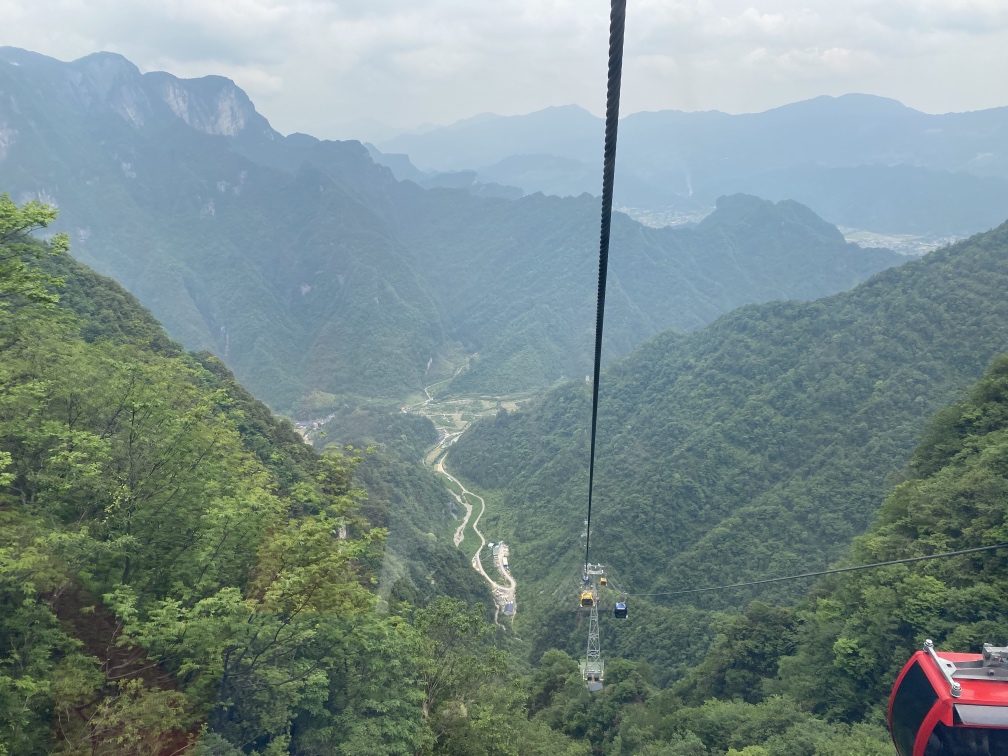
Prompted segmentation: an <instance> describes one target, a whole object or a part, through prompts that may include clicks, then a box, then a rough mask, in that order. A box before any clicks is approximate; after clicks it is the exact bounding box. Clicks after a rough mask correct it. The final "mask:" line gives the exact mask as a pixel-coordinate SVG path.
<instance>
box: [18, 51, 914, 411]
mask: <svg viewBox="0 0 1008 756" xmlns="http://www.w3.org/2000/svg"><path fill="white" fill-rule="evenodd" d="M0 92H2V93H3V96H2V97H0V122H2V123H3V124H6V125H5V126H3V128H4V133H5V134H8V135H9V138H8V137H5V140H6V141H5V146H4V148H3V150H2V151H0V170H2V172H3V175H4V180H5V184H6V185H5V189H7V190H8V191H10V192H11V193H12V195H13V196H15V197H16V198H17V199H18V200H19V201H24V200H26V199H29V198H33V197H35V198H42V199H44V200H46V201H53V202H56V203H58V205H59V207H60V208H61V217H60V219H59V221H57V228H58V229H59V230H64V231H67V232H68V233H70V234H71V235H72V237H73V239H74V250H75V254H76V255H77V256H78V258H79V259H80V260H82V261H83V262H85V263H87V264H89V265H91V266H93V267H94V268H95V269H96V270H98V271H99V272H101V273H104V274H106V275H110V276H112V277H114V278H115V279H116V280H118V281H119V282H120V283H122V284H123V285H124V286H125V287H126V288H127V289H129V290H130V291H131V292H132V293H134V294H135V295H136V296H137V297H138V298H139V299H140V301H141V302H142V303H143V304H144V305H145V306H147V307H149V308H150V309H151V311H152V312H153V313H154V315H155V316H157V317H158V318H159V319H160V320H161V322H163V323H164V324H165V327H166V328H167V330H168V332H169V334H171V336H172V337H174V338H175V339H177V340H179V341H180V342H181V343H182V344H183V345H184V346H185V347H186V348H188V349H195V350H204V349H205V350H209V351H211V352H213V353H214V354H216V355H217V356H218V357H219V358H221V359H222V360H223V361H224V362H225V363H226V364H227V365H228V366H229V367H230V368H231V369H232V370H233V371H234V373H235V375H236V376H237V377H238V379H239V380H240V381H241V382H242V383H243V384H244V385H246V386H248V387H249V389H250V390H251V391H252V392H253V393H254V394H255V395H256V396H257V397H259V398H261V399H263V400H264V401H266V402H267V403H268V404H269V405H270V406H272V407H273V408H274V409H276V410H279V411H283V412H287V413H289V414H294V413H297V414H299V415H301V416H305V417H307V416H314V417H318V416H324V415H326V414H328V413H329V412H330V411H331V410H333V409H338V408H340V407H342V406H343V404H344V403H349V404H351V405H352V406H357V405H360V404H363V403H366V400H367V399H373V398H380V399H383V400H385V401H387V402H395V401H401V400H403V399H404V398H405V397H407V396H409V395H411V394H415V393H416V392H419V391H421V389H422V388H423V386H424V385H425V383H426V384H429V383H433V382H435V381H439V380H442V379H444V378H449V377H451V376H452V375H453V374H454V370H455V368H456V367H458V366H460V365H462V364H463V362H464V360H465V358H466V357H467V356H469V355H475V356H474V357H473V359H471V360H470V361H469V364H470V366H471V370H470V371H469V372H467V373H464V374H462V375H459V376H458V377H457V378H456V381H455V383H454V384H453V386H452V390H453V391H457V392H475V393H488V394H495V395H496V394H501V393H511V392H517V391H525V390H541V389H543V388H546V387H549V386H552V385H554V384H555V383H556V382H558V381H560V380H562V379H564V378H566V379H571V378H578V377H580V376H583V375H585V374H586V373H589V372H591V364H592V362H591V356H592V355H591V346H592V343H593V339H592V333H591V323H593V322H594V314H593V309H592V308H593V307H594V299H593V297H592V295H591V292H593V291H594V288H595V286H594V280H593V276H594V271H595V269H596V264H595V258H596V255H597V249H598V232H597V226H598V212H599V208H598V201H597V200H596V199H595V198H593V197H590V196H588V195H584V196H580V197H570V198H566V199H560V198H556V197H545V196H543V195H532V196H528V197H524V198H520V199H517V200H508V199H504V198H500V197H494V196H483V195H480V196H475V195H474V194H472V193H471V191H470V190H469V189H466V188H456V189H451V188H430V189H422V188H421V187H419V186H418V185H417V184H415V183H413V182H411V181H404V182H398V181H396V180H395V178H394V177H393V175H392V173H391V171H389V170H388V169H387V168H385V167H382V166H378V165H376V164H375V163H374V162H373V161H372V160H371V157H370V156H369V154H368V152H367V150H366V149H365V148H364V147H363V146H362V145H360V144H359V143H357V142H320V141H319V140H316V139H314V138H312V137H309V136H306V135H303V134H300V135H299V134H295V135H291V136H287V137H285V136H283V135H281V134H279V133H277V132H275V131H274V130H273V129H272V128H271V127H270V126H269V124H268V123H267V122H266V120H265V119H264V118H263V117H262V116H261V115H259V114H258V113H257V112H256V111H255V108H254V106H253V105H252V103H251V102H250V101H249V99H248V97H247V96H246V95H245V93H244V92H242V91H241V90H240V89H239V88H238V87H237V86H235V85H234V83H233V82H230V81H228V80H226V79H223V78H220V77H207V78H205V79H196V80H180V79H177V78H175V77H172V76H170V75H169V74H164V73H158V74H154V73H148V74H141V73H140V72H139V70H137V69H136V67H135V66H133V65H132V64H131V63H130V62H129V61H127V60H126V59H124V58H122V57H121V56H117V55H112V54H108V53H102V54H96V55H92V56H88V57H86V58H82V59H81V60H79V61H74V62H73V63H61V62H59V61H56V60H53V59H51V58H46V57H44V56H41V55H35V54H32V53H28V52H26V51H23V50H16V49H14V48H3V49H2V50H0ZM183 101H184V102H186V103H187V106H186V108H181V107H180V105H179V102H183ZM8 142H9V143H8ZM599 149H601V142H600V144H599ZM613 234H614V236H613V250H614V253H613V264H612V266H611V272H610V276H611V277H610V281H611V284H612V287H611V293H610V302H611V307H610V312H611V317H610V320H609V334H610V336H611V339H610V340H609V341H608V346H607V352H606V359H607V360H609V359H611V358H613V357H618V356H621V355H625V354H627V353H628V352H629V351H630V350H631V349H633V348H634V347H636V346H638V345H639V344H641V343H642V342H643V341H644V340H645V339H647V338H648V337H650V336H652V335H654V334H656V333H658V332H659V331H661V330H662V329H664V328H669V327H674V328H676V329H679V330H688V329H693V328H697V327H699V326H701V325H703V324H705V323H708V322H710V321H711V320H712V319H714V318H715V317H717V316H718V315H720V314H723V313H724V312H727V311H729V310H731V309H732V308H734V307H737V306H738V305H740V304H744V303H747V302H754V301H766V300H768V299H777V298H802V299H812V298H816V297H820V296H823V295H826V294H829V293H832V292H835V291H840V290H843V289H847V288H849V287H850V286H852V285H854V284H855V283H857V282H859V281H862V280H864V279H865V278H867V277H868V276H869V275H871V274H873V273H875V272H878V271H879V270H882V269H884V268H886V267H889V266H891V265H895V264H898V263H899V262H901V261H902V258H900V257H899V256H897V255H894V254H893V253H891V252H888V251H885V250H872V249H861V248H859V247H857V246H854V245H848V244H846V243H845V242H844V240H843V238H842V237H841V236H840V234H839V233H838V232H837V231H836V229H835V228H834V227H832V226H830V225H828V224H826V223H824V222H823V221H822V220H821V219H820V218H818V217H816V216H815V215H814V214H813V213H811V212H809V211H808V210H807V209H806V208H804V207H801V206H798V205H796V204H794V203H793V202H782V203H779V204H777V205H773V204H771V203H767V202H761V201H759V200H757V199H755V198H752V197H730V198H726V199H724V200H722V201H721V202H720V207H719V209H718V210H717V211H715V212H714V213H713V215H711V216H710V217H709V218H708V219H707V220H705V221H704V222H703V223H702V224H700V225H699V226H697V227H696V228H688V229H679V230H670V229H649V228H645V227H643V226H641V225H640V224H638V223H636V222H633V221H631V220H629V219H628V218H626V217H624V216H619V217H618V218H617V219H616V223H615V225H614V231H613Z"/></svg>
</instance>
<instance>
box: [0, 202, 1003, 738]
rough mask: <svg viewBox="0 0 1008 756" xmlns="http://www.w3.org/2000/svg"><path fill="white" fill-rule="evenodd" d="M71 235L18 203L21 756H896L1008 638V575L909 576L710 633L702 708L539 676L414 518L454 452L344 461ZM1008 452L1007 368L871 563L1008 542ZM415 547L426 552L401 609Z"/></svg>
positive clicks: (886, 574) (558, 663)
mask: <svg viewBox="0 0 1008 756" xmlns="http://www.w3.org/2000/svg"><path fill="white" fill-rule="evenodd" d="M54 216H55V212H54V211H53V210H51V209H50V208H48V207H46V206H44V205H40V204H38V203H29V204H26V205H24V206H20V207H19V206H18V205H16V204H15V203H13V202H11V201H10V200H9V198H7V197H6V196H5V195H4V196H2V197H0V338H2V343H0V349H2V350H3V360H2V362H0V370H2V375H0V485H2V487H3V488H2V492H0V518H2V520H3V527H2V528H0V538H2V544H0V596H2V603H3V607H4V610H5V611H4V612H3V616H2V618H0V658H2V663H0V750H2V751H3V752H5V753H10V754H15V753H17V754H22V753H26V754H29V753H65V754H74V753H135V754H149V753H169V752H177V751H179V750H180V749H182V750H184V749H189V750H190V751H191V752H193V753H198V754H207V755H209V754H215V755H218V756H226V755H228V754H239V753H247V754H252V753H260V754H267V753H269V754H280V753H291V754H323V753H343V754H363V753H379V752H380V753H403V754H409V753H452V754H482V753H496V754H537V753H538V754H555V753H569V754H589V753H598V754H632V753H634V754H635V753H645V754H677V755H680V756H685V755H687V754H688V755H690V756H702V755H706V754H734V755H735V756H738V755H740V754H745V756H778V755H780V756H799V755H804V754H809V755H812V754H816V755H819V756H841V754H850V753H858V754H867V755H868V756H871V755H872V754H879V755H880V756H881V754H888V753H891V745H890V744H889V743H888V735H887V733H886V731H885V729H884V727H883V726H882V719H881V716H882V711H883V708H884V705H885V697H886V694H887V691H888V687H889V685H890V684H891V682H892V679H893V678H894V676H895V673H896V671H897V670H898V668H899V666H900V665H901V664H902V662H903V660H905V658H906V657H907V655H908V654H909V653H911V652H912V650H913V649H914V648H916V647H918V646H919V645H920V644H921V642H922V641H923V638H924V637H933V638H934V639H935V640H936V641H937V642H938V643H939V645H940V646H943V647H949V648H960V649H965V648H976V647H977V646H978V645H979V644H980V643H982V642H984V641H987V640H996V639H999V638H1003V637H1004V634H1005V633H1006V632H1008V614H1006V610H1005V608H1004V606H1003V602H1002V601H1001V600H1000V591H999V589H998V584H999V583H1000V582H1003V580H1004V579H1005V577H1006V574H1005V571H1006V570H1008V562H1006V556H1005V555H1003V554H1001V553H1000V552H991V553H985V554H976V555H970V556H964V557H959V558H956V559H955V560H949V561H935V562H926V563H918V564H914V565H898V566H893V567H888V568H885V569H881V570H874V571H868V572H861V573H851V574H844V575H837V576H832V577H830V578H827V579H824V580H822V581H820V582H819V583H818V584H816V585H815V586H814V587H813V588H812V590H811V591H810V592H809V593H807V594H805V595H803V596H801V597H799V601H798V602H797V603H796V604H794V605H785V604H780V605H777V604H774V603H767V602H765V601H751V602H748V601H743V602H740V603H741V604H743V605H745V606H744V610H743V611H741V612H724V613H713V614H712V613H709V612H708V613H706V614H704V615H703V618H702V622H701V623H700V624H701V625H702V627H701V629H700V631H699V632H700V635H701V636H702V637H701V638H700V639H699V640H698V642H697V644H696V647H695V648H694V649H682V651H683V655H684V656H687V657H689V656H691V657H694V658H695V659H696V662H697V663H695V664H692V665H690V666H687V667H684V668H682V669H680V670H679V671H678V672H677V673H676V675H675V679H669V680H666V681H665V682H659V680H658V677H657V675H656V672H658V671H659V670H658V669H657V668H655V667H654V666H653V665H652V664H649V663H648V662H647V661H643V660H640V656H641V654H639V653H637V654H633V653H629V654H626V655H625V658H622V659H621V658H619V657H620V656H621V654H619V653H614V654H613V655H612V656H611V658H610V659H609V663H608V664H607V668H606V680H605V683H606V684H605V687H604V689H603V690H602V691H601V692H599V693H597V694H589V693H588V691H587V690H586V688H585V686H584V684H583V682H582V681H581V676H580V673H579V671H578V669H577V663H576V661H575V659H574V658H573V657H572V655H571V654H570V653H568V651H567V650H564V649H555V648H554V649H550V648H548V647H547V648H539V649H538V650H533V656H534V658H532V659H526V658H521V654H522V653H527V652H528V651H529V648H530V647H529V646H528V645H525V646H521V645H519V646H515V645H514V642H513V641H509V640H506V639H505V638H504V637H503V635H502V633H501V631H500V630H498V629H495V628H494V627H493V626H492V625H490V624H488V623H487V621H486V619H485V615H484V613H483V610H482V608H481V607H480V606H479V604H478V603H475V602H473V599H474V598H475V596H476V595H477V594H478V590H477V589H476V587H475V586H474V585H473V584H472V583H471V582H469V580H470V577H469V575H468V574H467V573H468V572H470V571H468V570H466V569H465V566H464V565H458V564H457V563H455V564H452V563H451V559H450V557H449V556H448V553H447V552H444V553H443V554H441V556H440V557H439V556H437V554H438V553H439V552H438V551H437V549H433V550H432V549H430V548H427V547H426V546H425V545H423V541H424V540H425V538H424V537H423V536H422V534H421V535H420V536H418V535H417V531H418V530H419V529H420V526H421V523H424V522H428V519H427V518H428V517H432V516H433V515H425V514H422V513H416V512H413V513H411V512H410V511H409V504H410V503H411V502H412V503H413V504H414V505H415V504H416V502H421V501H425V500H427V497H426V496H424V495H419V494H416V493H415V492H414V493H413V494H411V493H410V491H411V490H414V489H417V488H420V487H424V486H428V485H433V483H432V481H430V480H426V479H424V477H423V476H421V475H419V474H417V473H416V472H415V471H412V472H411V471H410V469H407V468H403V467H401V466H400V462H399V459H400V456H401V457H402V458H405V457H407V456H409V455H410V454H412V453H414V452H415V450H416V449H417V448H424V447H425V446H426V444H427V442H428V440H429V436H428V434H429V432H430V429H429V427H428V426H426V425H425V424H424V422H422V421H420V420H418V419H416V418H399V419H390V418H389V415H387V414H383V413H379V412H371V413H369V412H361V411H353V412H352V413H351V414H350V415H348V416H347V417H344V418H342V419H341V426H342V427H343V428H344V429H347V433H349V434H351V435H356V436H358V437H360V438H361V439H367V440H369V441H374V442H375V443H376V444H378V448H376V449H374V450H371V451H369V450H367V449H362V450H355V449H344V450H343V452H342V453H327V454H325V455H320V454H318V453H317V452H315V451H314V450H313V449H312V448H311V447H309V446H307V445H306V444H304V443H303V442H302V441H301V439H300V438H299V437H298V436H297V434H296V433H295V432H294V430H293V428H292V426H291V425H290V424H289V423H288V422H286V421H281V420H278V419H276V418H275V417H274V416H273V415H272V414H271V413H270V412H269V411H268V410H267V409H266V408H265V406H264V405H262V404H261V403H259V402H258V401H256V400H255V399H254V398H252V396H251V395H250V394H248V393H247V392H246V391H245V390H244V389H243V388H242V387H241V386H240V385H239V384H237V383H236V382H235V380H234V378H233V377H232V376H231V374H230V373H229V372H228V371H227V370H226V368H224V367H223V365H222V364H221V363H220V362H219V361H218V360H216V359H215V358H213V357H211V356H209V355H206V354H203V355H194V354H188V353H185V352H184V351H183V350H182V349H181V348H180V347H179V346H178V345H177V344H176V343H174V342H172V341H171V340H170V339H168V338H167V337H166V335H165V334H164V332H163V330H162V329H161V328H160V326H159V325H158V324H157V322H156V321H155V320H154V319H153V318H152V317H151V316H150V315H149V314H148V313H147V312H146V311H144V310H143V309H142V308H141V307H140V306H139V305H138V304H137V302H136V300H135V299H134V298H133V297H132V296H130V295H129V294H127V293H126V292H124V291H123V290H122V289H121V288H120V287H119V286H118V285H116V284H114V283H113V282H111V281H109V280H108V279H105V278H102V277H101V276H98V275H96V274H94V273H93V272H92V271H90V270H88V269H86V268H84V267H83V266H81V265H79V264H78V263H75V262H74V261H73V260H72V259H70V258H69V257H68V256H67V254H66V246H67V239H66V238H65V237H61V236H56V237H54V238H53V239H52V240H51V242H49V243H48V244H41V243H39V242H36V241H34V240H33V239H32V238H31V237H30V235H29V234H30V232H31V231H32V230H35V229H39V228H44V227H45V226H46V225H48V224H49V223H50V222H51V221H52V219H53V218H54ZM992 243H993V241H992V240H991V239H978V240H974V241H973V242H972V247H970V246H968V245H967V246H964V247H963V248H962V249H960V250H958V252H956V251H955V250H952V251H945V252H944V253H942V254H940V255H938V256H937V258H938V260H939V261H940V265H947V264H949V260H950V259H953V258H955V257H956V256H957V255H962V256H966V257H968V256H969V254H970V252H969V250H971V249H972V250H974V254H977V255H979V256H980V257H981V258H982V253H983V252H984V250H989V249H990V248H991V245H992ZM887 275H892V274H887ZM872 285H875V284H874V283H873V284H869V287H870V286H872ZM911 288H912V287H909V286H908V287H905V289H904V290H906V291H909V290H910V289H911ZM859 296H860V297H861V298H864V297H865V296H866V295H865V294H864V293H863V292H862V293H861V294H860V295H859ZM676 338H682V337H676ZM625 367H626V366H625V365H618V366H617V367H616V368H614V371H615V370H620V369H625ZM1006 434H1008V357H996V358H994V360H993V362H992V363H991V365H990V367H989V369H988V371H987V373H986V375H985V376H984V377H983V378H982V379H981V380H980V381H979V382H978V383H976V384H975V385H974V386H973V387H972V388H971V389H970V390H969V391H968V393H966V394H964V395H963V397H962V398H961V399H960V400H959V401H957V402H955V403H953V404H951V405H950V406H947V407H945V408H942V409H940V410H939V411H938V412H937V413H935V414H934V415H933V416H932V418H931V420H930V421H929V422H928V423H927V424H926V425H924V426H923V427H922V430H921V432H920V435H921V439H922V440H921V443H920V444H919V445H918V446H917V447H916V449H915V450H914V451H913V452H912V454H910V456H909V457H908V459H907V463H906V466H905V467H904V468H903V480H902V482H900V483H899V484H898V485H897V486H896V487H895V489H894V490H893V491H892V493H891V494H890V495H889V496H888V497H887V498H886V499H885V500H884V502H883V503H882V505H881V508H880V509H879V510H878V514H877V516H876V517H875V519H874V522H873V524H872V526H871V527H870V529H869V530H868V532H867V533H866V534H864V535H862V536H859V537H857V538H855V539H854V541H853V544H852V547H851V551H850V554H849V556H848V557H846V559H847V560H848V561H849V562H850V563H855V562H866V561H877V560H884V559H893V558H899V557H905V556H917V555H922V554H929V553H935V552H938V551H943V550H949V549H956V548H963V547H968V546H973V545H982V544H991V543H997V542H1000V541H1003V540H1005V539H1006V537H1008V524H1006V522H1005V516H1006V508H1005V501H1006V500H1008V478H1006V470H1008V465H1006V455H1008V436H1006ZM411 450H412V451H411ZM434 521H436V517H435V518H434ZM395 528H399V529H400V532H401V533H402V534H403V535H402V536H401V538H402V540H403V542H404V543H406V542H409V541H410V540H411V539H412V540H415V541H417V542H418V543H417V545H415V546H414V547H413V548H412V549H405V548H404V549H400V551H399V553H398V555H396V556H395V557H394V560H395V561H397V562H400V561H401V562H403V563H404V565H405V566H404V567H403V568H402V569H400V570H399V571H398V572H397V573H396V576H395V583H394V585H393V586H391V589H390V590H389V591H388V592H386V593H385V595H384V596H382V592H381V590H380V589H379V586H380V583H381V580H382V570H383V569H384V567H383V563H384V562H385V561H386V560H387V558H388V557H387V554H388V551H389V547H388V546H387V543H386V542H387V541H388V540H389V533H390V532H391V531H392V530H394V529H395ZM432 535H433V534H432ZM426 540H429V539H426ZM434 541H435V543H437V538H436V537H435V539H434ZM523 548H524V547H523ZM436 559H441V560H442V561H441V562H436ZM432 560H435V563H436V564H438V565H439V566H438V567H437V569H433V568H432V564H431V561H432ZM527 561H530V560H527ZM841 563H845V562H841ZM517 564H521V561H518V562H517ZM422 565H425V567H422ZM424 569H426V572H425V571H424ZM428 574H433V575H434V577H435V580H434V581H433V582H428V581H427V580H425V578H426V577H427V576H428ZM620 580H621V581H624V580H626V581H629V580H630V578H629V575H626V576H624V575H620ZM628 584H629V583H628ZM460 599H461V600H460ZM638 607H639V608H640V611H638ZM633 609H634V614H632V616H631V618H630V619H628V620H626V621H624V624H623V625H622V626H621V627H620V628H618V630H613V629H612V628H611V627H608V625H609V623H607V629H606V633H607V637H608V639H612V634H613V633H616V634H618V635H621V636H623V637H622V640H621V641H619V642H618V646H617V647H621V648H628V647H630V646H632V645H633V644H634V643H638V644H639V643H641V642H642V638H643V636H642V635H641V630H642V629H644V630H645V632H646V631H647V629H646V628H645V627H644V626H645V625H646V624H647V623H648V622H649V621H650V619H652V618H657V619H658V620H659V621H660V620H661V619H662V617H666V618H667V617H668V616H670V615H671V614H672V613H676V614H678V615H681V616H682V617H683V618H685V620H686V621H688V620H689V619H690V618H691V617H692V618H694V619H697V618H699V617H700V615H698V614H697V612H699V611H700V610H699V609H697V608H696V607H690V606H689V605H683V604H680V605H678V606H676V605H673V604H670V605H667V606H664V607H656V606H650V607H649V606H647V605H644V604H642V603H638V604H635V605H633ZM662 613H664V614H662ZM568 616H570V617H573V616H574V615H573V612H572V613H570V614H569V615H568ZM666 650H668V649H666ZM672 651H673V652H674V651H675V649H672ZM529 662H533V663H532V664H531V665H530V663H529Z"/></svg>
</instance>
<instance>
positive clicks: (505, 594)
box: [434, 452, 518, 624]
mask: <svg viewBox="0 0 1008 756" xmlns="http://www.w3.org/2000/svg"><path fill="white" fill-rule="evenodd" d="M447 457H448V453H447V452H445V453H444V454H442V455H441V457H440V458H439V459H438V461H437V463H436V464H435V465H434V469H435V470H437V471H438V472H439V473H440V474H441V475H444V476H445V477H446V478H448V480H450V481H451V482H452V483H454V484H455V485H456V486H458V487H459V489H460V490H461V491H462V493H461V494H457V493H455V492H454V491H452V496H454V497H455V499H456V501H458V503H459V504H461V505H462V506H463V507H465V510H466V513H465V519H463V520H462V524H461V525H459V526H458V528H457V529H456V530H455V536H454V538H453V540H454V541H455V545H456V546H461V545H462V542H463V541H464V540H465V529H466V526H467V525H468V524H469V518H470V517H471V516H472V513H473V508H474V507H473V505H472V504H470V503H469V502H468V501H466V498H467V497H469V496H471V497H473V498H474V499H477V500H479V506H480V511H479V514H478V515H476V519H475V520H473V523H472V529H473V532H474V533H475V534H476V535H477V537H478V538H479V539H480V545H479V548H478V549H476V554H475V555H474V556H473V558H472V566H473V569H474V570H476V572H478V573H479V574H480V575H482V576H483V579H484V580H486V581H487V583H489V584H490V590H491V591H492V592H493V596H494V604H495V611H494V622H497V617H498V615H499V614H500V611H501V609H503V608H504V607H505V606H506V605H507V604H513V605H514V606H515V607H516V608H517V604H516V603H515V591H516V590H517V587H518V585H517V583H516V582H515V579H514V578H513V577H512V576H511V573H510V572H507V571H505V570H503V569H501V568H500V567H499V566H498V572H500V574H501V575H502V576H503V577H504V580H505V585H501V584H500V583H498V582H497V581H496V580H494V579H493V578H492V577H490V576H489V575H488V574H487V573H486V570H485V569H483V560H482V559H481V554H482V553H483V549H484V548H485V547H486V543H487V541H486V538H485V537H484V536H483V534H482V533H481V532H480V530H479V521H480V518H481V517H482V516H483V513H484V512H486V501H484V499H483V497H482V496H480V495H479V494H475V493H473V492H472V491H470V490H468V489H467V488H466V487H465V486H463V485H462V483H461V482H460V481H459V480H458V478H456V477H454V476H453V475H452V474H451V473H449V472H448V471H447V470H445V469H444V461H445V459H446V458H447ZM512 616H513V615H512ZM497 624H500V623H497Z"/></svg>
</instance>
